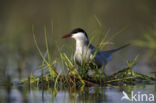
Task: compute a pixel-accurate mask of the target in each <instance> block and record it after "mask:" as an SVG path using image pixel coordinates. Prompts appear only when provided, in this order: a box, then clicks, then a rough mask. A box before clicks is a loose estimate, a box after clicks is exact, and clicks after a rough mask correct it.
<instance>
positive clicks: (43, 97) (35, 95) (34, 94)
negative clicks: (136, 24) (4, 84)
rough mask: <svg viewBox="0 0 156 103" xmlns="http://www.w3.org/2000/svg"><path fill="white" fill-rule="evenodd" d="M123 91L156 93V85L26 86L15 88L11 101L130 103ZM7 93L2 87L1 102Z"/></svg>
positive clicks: (34, 102)
mask: <svg viewBox="0 0 156 103" xmlns="http://www.w3.org/2000/svg"><path fill="white" fill-rule="evenodd" d="M123 91H124V92H126V93H127V94H128V96H130V95H131V94H130V93H131V91H133V92H140V93H147V94H154V95H156V88H155V85H135V86H121V87H118V86H112V87H85V88H80V89H75V88H72V89H71V88H70V89H69V90H68V89H62V88H61V89H59V90H54V89H52V88H48V89H45V90H43V89H39V88H33V89H31V90H30V91H28V90H26V88H18V89H17V88H14V89H12V90H11V93H10V101H11V103H21V102H28V103H51V102H53V103H74V102H76V103H84V102H85V103H103V102H105V103H121V102H122V103H129V102H130V101H127V100H124V101H121V98H122V96H123V94H122V92H123ZM6 95H7V93H6V91H4V89H2V88H1V89H0V100H1V103H2V102H4V101H6ZM142 103H143V102H142ZM146 103H148V102H146Z"/></svg>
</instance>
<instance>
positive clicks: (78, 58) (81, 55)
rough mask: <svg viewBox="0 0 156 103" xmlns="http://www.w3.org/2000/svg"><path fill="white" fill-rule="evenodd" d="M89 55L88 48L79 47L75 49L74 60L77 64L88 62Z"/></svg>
mask: <svg viewBox="0 0 156 103" xmlns="http://www.w3.org/2000/svg"><path fill="white" fill-rule="evenodd" d="M90 57H91V52H90V50H87V49H79V50H76V51H75V54H74V60H75V62H76V63H77V64H78V65H81V64H82V63H88V62H89V60H90Z"/></svg>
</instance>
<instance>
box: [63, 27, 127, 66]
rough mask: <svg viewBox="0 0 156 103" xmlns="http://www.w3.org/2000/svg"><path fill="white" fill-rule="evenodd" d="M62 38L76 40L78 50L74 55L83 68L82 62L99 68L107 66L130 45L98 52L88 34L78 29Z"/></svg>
mask: <svg viewBox="0 0 156 103" xmlns="http://www.w3.org/2000/svg"><path fill="white" fill-rule="evenodd" d="M62 38H73V39H75V40H76V50H75V53H74V61H75V62H76V64H77V65H79V66H81V65H82V62H84V63H85V64H87V63H91V62H93V63H94V64H96V66H97V67H98V68H101V67H102V66H103V65H106V64H107V63H108V62H109V61H110V60H111V59H112V54H113V53H115V52H117V51H119V50H121V49H123V48H125V47H127V46H128V45H129V44H126V45H124V46H121V47H119V48H117V49H112V50H107V51H98V49H97V48H95V47H94V46H93V45H92V44H90V42H89V39H88V36H87V33H86V32H85V31H84V30H83V29H81V28H76V29H74V30H73V31H72V32H70V33H69V34H67V35H64V36H63V37H62Z"/></svg>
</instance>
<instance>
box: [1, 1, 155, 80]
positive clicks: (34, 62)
mask: <svg viewBox="0 0 156 103" xmlns="http://www.w3.org/2000/svg"><path fill="white" fill-rule="evenodd" d="M155 11H156V1H155V0H1V1H0V77H4V78H1V79H5V76H6V75H8V74H9V75H12V76H15V77H18V76H19V77H21V76H22V77H24V76H27V75H29V74H30V73H31V72H33V71H35V70H36V69H38V66H39V63H40V62H41V58H40V56H39V53H38V51H37V50H36V47H35V46H34V42H33V32H32V26H33V27H34V32H35V35H36V37H37V41H38V44H39V47H40V48H41V50H42V51H43V52H45V41H44V28H46V29H47V35H48V42H49V47H50V51H51V54H52V59H57V58H58V57H59V52H66V53H67V54H70V53H71V52H72V51H73V50H74V46H75V45H74V40H67V39H66V40H62V39H61V36H62V35H64V34H66V33H68V32H70V31H71V30H72V29H74V28H77V27H80V28H83V29H85V30H86V31H87V33H88V36H89V38H91V37H94V38H93V43H94V44H95V45H96V42H97V41H100V40H101V39H102V38H104V36H105V35H106V34H107V35H108V40H109V38H112V36H113V35H116V36H115V37H113V38H112V39H111V42H113V45H108V46H105V48H104V49H108V48H115V47H119V46H121V45H124V44H126V43H132V44H134V45H132V46H130V47H128V48H126V49H124V50H123V51H121V52H118V53H117V54H116V55H114V56H113V60H112V62H111V63H109V64H108V66H107V68H106V71H107V73H108V74H111V73H112V71H113V72H115V71H118V70H119V69H122V67H125V66H126V61H127V60H131V59H133V58H134V57H135V56H136V55H139V59H138V63H137V65H136V68H135V70H136V71H138V72H141V73H145V74H147V75H152V74H151V72H155V67H156V65H155V63H156V57H155V54H154V53H155V50H156V46H155V45H156V42H155V41H156V12H155ZM147 35H148V36H147ZM135 40H137V41H135ZM146 41H147V42H146ZM19 74H20V75H19Z"/></svg>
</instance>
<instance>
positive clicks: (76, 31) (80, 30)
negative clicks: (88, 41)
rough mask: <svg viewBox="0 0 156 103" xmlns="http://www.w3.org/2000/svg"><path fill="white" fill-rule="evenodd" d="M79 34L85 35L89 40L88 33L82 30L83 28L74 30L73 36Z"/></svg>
mask: <svg viewBox="0 0 156 103" xmlns="http://www.w3.org/2000/svg"><path fill="white" fill-rule="evenodd" d="M78 32H82V33H84V34H85V36H86V37H87V38H88V36H87V33H86V32H85V31H84V30H83V29H81V28H76V29H74V30H73V31H72V32H71V34H75V33H78Z"/></svg>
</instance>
